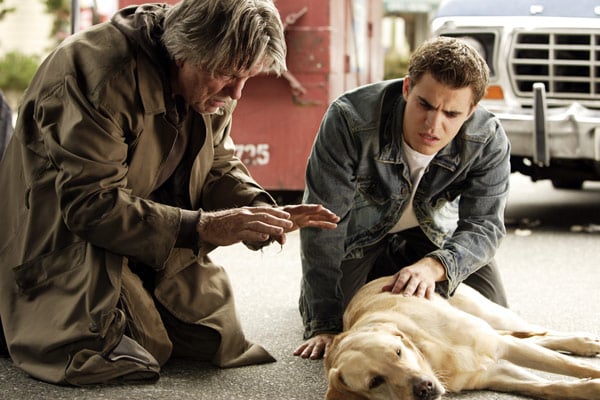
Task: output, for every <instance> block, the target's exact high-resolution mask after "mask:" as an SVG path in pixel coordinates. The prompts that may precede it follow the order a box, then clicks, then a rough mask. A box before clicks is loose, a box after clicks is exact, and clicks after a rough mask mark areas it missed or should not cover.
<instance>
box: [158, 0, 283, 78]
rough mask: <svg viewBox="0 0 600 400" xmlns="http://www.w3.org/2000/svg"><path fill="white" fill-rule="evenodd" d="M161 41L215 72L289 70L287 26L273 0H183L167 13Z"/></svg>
mask: <svg viewBox="0 0 600 400" xmlns="http://www.w3.org/2000/svg"><path fill="white" fill-rule="evenodd" d="M162 40H163V43H164V45H165V47H166V49H167V51H168V52H169V54H170V55H171V57H173V58H174V59H175V60H181V61H188V62H190V63H192V64H194V65H198V66H200V67H202V68H205V69H207V70H208V71H209V72H210V73H212V74H215V75H236V74H238V73H240V72H243V71H248V70H251V69H253V68H254V67H256V66H259V65H261V64H262V65H263V67H264V68H263V69H262V71H263V72H274V73H276V74H277V75H279V74H281V73H282V72H284V71H285V70H286V64H285V55H286V45H285V37H284V33H283V24H282V22H281V18H280V16H279V12H278V11H277V8H276V7H275V5H274V4H273V1H272V0H182V1H181V2H179V3H177V4H175V5H174V6H173V7H171V8H170V9H169V10H168V11H167V13H166V16H165V23H164V34H163V37H162Z"/></svg>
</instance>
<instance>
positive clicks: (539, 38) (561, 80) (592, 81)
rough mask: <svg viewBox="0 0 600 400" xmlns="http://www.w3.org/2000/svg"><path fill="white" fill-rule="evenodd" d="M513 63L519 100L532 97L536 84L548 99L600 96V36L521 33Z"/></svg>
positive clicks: (513, 82)
mask: <svg viewBox="0 0 600 400" xmlns="http://www.w3.org/2000/svg"><path fill="white" fill-rule="evenodd" d="M509 62H510V73H511V80H512V84H513V87H514V88H515V92H516V94H517V95H519V96H524V97H531V96H532V93H533V84H534V83H535V82H542V83H543V84H544V85H545V86H546V96H547V98H556V99H563V98H569V99H581V100H591V99H592V98H596V100H597V99H598V97H597V96H600V33H573V32H564V33H560V32H558V33H557V32H540V31H533V32H532V31H527V32H518V33H517V34H516V36H515V41H514V44H513V48H512V51H511V53H510V61H509Z"/></svg>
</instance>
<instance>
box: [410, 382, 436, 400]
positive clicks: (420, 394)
mask: <svg viewBox="0 0 600 400" xmlns="http://www.w3.org/2000/svg"><path fill="white" fill-rule="evenodd" d="M413 394H414V396H415V399H418V400H434V399H436V398H437V396H438V394H439V393H438V390H437V389H436V387H435V385H434V384H433V381H432V380H431V379H427V378H415V379H414V380H413Z"/></svg>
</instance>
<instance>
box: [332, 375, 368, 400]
mask: <svg viewBox="0 0 600 400" xmlns="http://www.w3.org/2000/svg"><path fill="white" fill-rule="evenodd" d="M327 379H328V385H327V393H326V394H325V400H367V398H366V397H363V396H360V395H358V394H356V393H352V392H350V391H348V390H345V389H344V388H343V386H344V379H343V378H342V373H341V371H340V370H339V369H338V368H332V369H330V370H329V374H328V376H327Z"/></svg>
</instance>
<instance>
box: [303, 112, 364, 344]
mask: <svg viewBox="0 0 600 400" xmlns="http://www.w3.org/2000/svg"><path fill="white" fill-rule="evenodd" d="M344 108H345V106H344V105H343V103H341V102H340V101H339V100H338V101H336V102H334V103H332V105H331V106H330V108H329V109H328V111H327V112H326V114H325V116H324V118H323V121H322V123H321V126H320V128H319V132H318V135H317V137H316V139H315V143H314V145H313V148H312V151H311V154H310V157H309V159H308V165H307V170H306V189H305V193H304V202H305V203H315V204H322V205H324V206H325V207H327V208H328V209H330V210H332V211H333V212H335V213H336V214H337V215H338V216H340V218H341V220H340V222H339V224H338V227H337V228H336V229H334V230H325V229H314V228H305V229H302V230H301V232H300V244H301V259H302V272H303V278H302V293H301V297H300V311H301V313H302V317H303V320H304V325H305V334H304V336H305V338H309V337H312V336H314V335H316V334H318V333H323V332H340V331H341V330H342V314H343V311H344V310H343V303H344V299H343V294H342V290H341V286H340V280H341V276H342V272H341V269H340V266H341V262H342V260H343V258H344V254H345V250H344V241H345V237H346V230H347V227H348V214H349V210H350V208H351V204H352V199H353V196H354V191H355V169H356V167H355V165H356V163H357V146H356V143H355V142H354V140H353V137H352V132H351V129H350V124H349V122H348V119H347V118H345V117H344V115H346V113H345V112H344Z"/></svg>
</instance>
